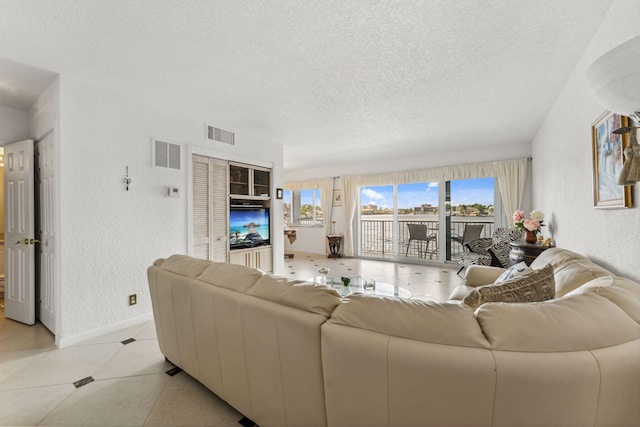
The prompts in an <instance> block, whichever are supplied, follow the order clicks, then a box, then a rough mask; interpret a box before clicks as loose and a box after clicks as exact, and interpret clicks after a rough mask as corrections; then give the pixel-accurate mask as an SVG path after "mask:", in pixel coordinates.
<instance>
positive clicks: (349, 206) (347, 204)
mask: <svg viewBox="0 0 640 427" xmlns="http://www.w3.org/2000/svg"><path fill="white" fill-rule="evenodd" d="M341 181H342V203H343V206H344V224H345V228H344V233H343V237H342V240H343V242H342V243H343V245H344V254H345V255H346V256H355V255H356V254H357V253H358V251H357V250H356V248H355V244H356V239H355V230H357V225H356V224H355V219H356V210H357V209H358V200H359V197H358V187H359V185H358V177H355V176H349V177H342V179H341Z"/></svg>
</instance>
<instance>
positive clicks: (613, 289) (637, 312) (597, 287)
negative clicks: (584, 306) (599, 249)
mask: <svg viewBox="0 0 640 427" xmlns="http://www.w3.org/2000/svg"><path fill="white" fill-rule="evenodd" d="M584 293H595V294H597V295H601V296H603V297H605V298H606V299H608V300H609V301H611V302H612V303H614V304H615V305H617V306H618V307H620V308H621V309H622V310H623V311H624V312H625V313H627V315H628V316H629V317H631V318H632V319H633V320H635V321H636V323H640V284H639V283H637V282H634V281H632V280H629V279H625V278H623V277H616V276H606V277H599V278H597V279H594V280H592V281H590V282H587V283H586V284H584V285H583V286H580V287H579V288H578V289H575V290H573V291H571V292H569V293H568V294H567V296H571V295H578V294H584Z"/></svg>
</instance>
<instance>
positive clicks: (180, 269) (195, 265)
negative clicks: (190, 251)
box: [153, 255, 213, 279]
mask: <svg viewBox="0 0 640 427" xmlns="http://www.w3.org/2000/svg"><path fill="white" fill-rule="evenodd" d="M153 264H154V265H157V266H159V267H160V268H162V269H163V270H166V271H170V272H172V273H175V274H179V275H180V276H185V277H190V278H192V279H194V278H196V277H198V276H199V275H201V274H202V272H203V271H205V270H206V269H207V268H209V267H210V266H211V264H213V262H212V261H209V260H206V259H198V258H193V257H190V256H187V255H171V256H170V257H169V258H167V259H162V258H161V259H158V260H156V261H155V262H154V263H153Z"/></svg>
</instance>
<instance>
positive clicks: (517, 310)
mask: <svg viewBox="0 0 640 427" xmlns="http://www.w3.org/2000/svg"><path fill="white" fill-rule="evenodd" d="M547 264H551V265H553V268H554V278H555V285H556V297H555V298H554V299H552V300H549V301H544V302H536V303H486V304H483V305H481V306H480V307H479V308H477V309H476V310H475V311H474V310H470V309H468V308H465V307H464V306H463V305H462V304H459V303H456V302H455V301H449V302H446V303H431V302H423V301H415V300H401V299H393V298H385V297H376V296H368V295H353V296H351V297H349V298H346V299H342V298H341V297H340V295H339V294H338V293H337V292H335V291H333V290H332V289H328V288H326V287H322V286H315V285H313V284H309V283H301V282H297V281H290V280H287V279H284V278H277V277H273V276H270V275H263V273H261V272H260V271H258V270H254V269H251V268H247V267H243V266H239V265H231V264H223V263H212V262H209V261H203V260H197V259H194V258H189V257H186V256H182V255H174V256H171V257H169V258H167V259H161V260H158V261H156V262H155V263H154V265H153V266H151V267H150V268H149V269H148V277H149V286H150V290H151V297H152V301H153V312H154V317H155V322H156V329H157V333H158V341H159V345H160V348H161V350H162V352H163V354H164V355H165V356H166V357H167V359H169V360H170V361H171V362H173V363H174V364H176V365H177V366H180V367H181V368H183V369H184V370H185V371H186V372H187V373H189V374H190V375H191V376H193V377H194V378H196V379H198V380H199V381H200V382H202V383H203V384H204V385H205V386H207V387H208V388H209V389H211V390H212V391H213V392H214V393H216V394H217V395H218V396H220V397H221V398H222V399H224V400H225V401H227V402H228V403H229V404H230V405H232V406H233V407H235V408H236V409H237V410H238V411H240V412H241V413H243V414H244V415H246V416H247V417H248V418H250V419H252V420H253V421H254V422H256V423H257V424H258V425H260V426H261V427H268V426H291V427H293V426H325V425H328V426H438V427H443V426H456V427H461V426H474V427H478V426H505V427H507V426H508V427H513V426H537V427H539V426H580V427H582V426H638V425H640V284H638V283H636V282H633V281H631V280H628V279H624V278H620V277H616V276H615V275H613V274H612V273H610V272H608V271H607V270H605V269H604V268H602V267H599V266H598V265H596V264H594V263H592V262H591V261H589V260H588V259H587V258H585V257H583V256H581V255H578V254H575V253H573V252H569V251H566V250H562V249H556V248H554V249H549V250H547V251H545V252H544V253H543V254H542V255H541V256H540V257H538V259H537V260H536V261H535V262H534V263H533V264H532V268H534V269H540V268H542V267H544V266H546V265H547ZM499 272H501V270H495V269H493V268H490V267H480V266H477V268H475V266H474V267H471V268H469V271H468V273H467V275H468V280H467V284H468V285H469V286H470V287H471V286H478V285H482V284H486V283H490V282H492V281H493V280H494V279H495V278H496V277H497V276H498V273H499ZM469 289H470V288H464V289H458V290H456V292H454V295H453V296H452V297H453V298H454V299H455V298H461V296H463V295H464V293H466V292H468V290H469Z"/></svg>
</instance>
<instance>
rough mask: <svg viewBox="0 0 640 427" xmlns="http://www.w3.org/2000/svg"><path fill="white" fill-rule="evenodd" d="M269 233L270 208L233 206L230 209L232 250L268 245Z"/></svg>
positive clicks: (230, 244) (230, 243)
mask: <svg viewBox="0 0 640 427" xmlns="http://www.w3.org/2000/svg"><path fill="white" fill-rule="evenodd" d="M269 231H270V223H269V209H268V208H263V207H246V206H232V207H231V208H230V209H229V247H230V248H231V249H240V248H252V247H255V246H262V245H268V244H269V243H270V241H269Z"/></svg>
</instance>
